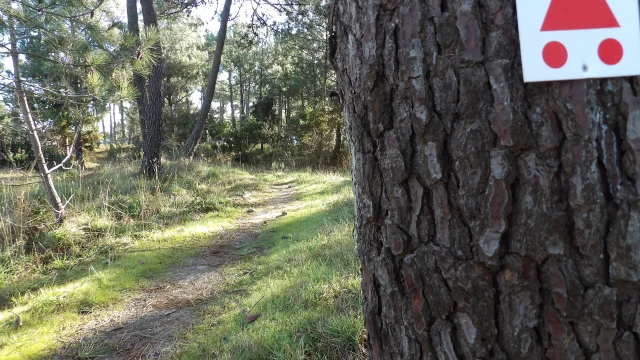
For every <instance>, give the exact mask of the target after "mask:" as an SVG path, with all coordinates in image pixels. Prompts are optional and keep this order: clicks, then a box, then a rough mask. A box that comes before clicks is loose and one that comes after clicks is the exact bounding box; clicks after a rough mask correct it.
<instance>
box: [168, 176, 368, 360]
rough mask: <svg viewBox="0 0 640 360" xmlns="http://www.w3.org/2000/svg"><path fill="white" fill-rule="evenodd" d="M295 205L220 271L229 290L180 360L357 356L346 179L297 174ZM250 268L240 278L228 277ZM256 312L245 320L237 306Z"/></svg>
mask: <svg viewBox="0 0 640 360" xmlns="http://www.w3.org/2000/svg"><path fill="white" fill-rule="evenodd" d="M296 175H298V176H297V181H296V183H297V185H298V188H297V190H298V191H299V193H300V196H301V199H300V207H299V210H297V211H294V212H293V213H292V214H290V215H289V216H287V217H284V218H282V219H280V220H278V221H275V222H273V223H271V224H270V225H269V226H268V227H267V229H266V231H265V232H264V233H263V236H262V237H261V239H260V240H259V242H257V243H254V244H249V245H248V246H256V247H264V246H265V244H267V245H268V244H272V245H271V246H272V247H271V248H270V249H269V250H268V251H267V252H266V253H265V254H264V255H262V256H257V257H255V258H253V259H252V260H249V261H245V262H243V263H240V264H237V265H235V266H232V267H230V268H228V269H226V273H227V277H226V278H227V279H229V280H228V283H227V284H226V286H227V291H226V292H223V295H221V296H220V297H218V298H217V299H216V300H215V301H214V303H213V304H212V305H211V306H210V307H209V309H208V310H207V312H206V313H205V315H204V318H203V319H202V321H201V322H200V324H198V325H197V326H195V327H194V328H193V329H192V331H190V332H189V333H188V334H187V335H185V337H184V338H183V340H182V342H183V350H182V351H181V352H180V353H179V354H178V357H179V358H183V359H209V358H215V359H303V358H304V359H359V358H363V356H364V355H363V354H362V351H361V348H360V347H361V343H362V339H363V337H364V328H363V321H362V315H361V310H360V307H361V297H360V275H359V273H360V272H359V264H358V260H357V257H356V255H355V249H354V241H353V238H352V229H353V221H352V211H353V207H352V206H353V205H352V201H351V200H352V199H351V191H350V186H349V181H348V180H347V179H346V178H344V177H342V176H340V175H335V174H312V173H298V174H296ZM243 273H249V274H250V275H248V276H246V277H237V276H234V275H237V274H243ZM246 308H253V310H252V313H259V314H260V315H261V316H260V318H259V319H258V320H256V321H255V322H254V323H251V324H246V323H245V322H244V316H245V315H244V313H243V311H242V309H246Z"/></svg>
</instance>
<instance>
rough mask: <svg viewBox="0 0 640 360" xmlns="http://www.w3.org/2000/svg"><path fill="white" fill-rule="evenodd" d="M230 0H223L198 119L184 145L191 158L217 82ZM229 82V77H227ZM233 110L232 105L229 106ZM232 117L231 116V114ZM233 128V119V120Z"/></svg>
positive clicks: (201, 131)
mask: <svg viewBox="0 0 640 360" xmlns="http://www.w3.org/2000/svg"><path fill="white" fill-rule="evenodd" d="M231 2H232V0H225V2H224V8H223V9H222V15H221V21H220V29H218V36H217V38H216V51H215V53H214V54H213V64H211V72H210V73H209V81H208V83H207V91H206V93H205V95H204V98H203V100H202V106H200V112H199V113H198V120H196V124H195V126H194V128H193V132H192V133H191V136H190V137H189V139H188V140H187V143H186V145H185V151H184V155H185V157H187V158H192V157H193V154H194V152H195V150H196V146H198V143H199V142H200V139H201V138H202V134H203V133H204V126H205V124H206V123H207V117H208V116H209V111H210V110H211V102H212V101H213V96H214V95H215V92H216V83H217V82H218V74H219V73H220V62H221V60H222V52H223V50H224V42H225V39H226V37H227V21H228V20H229V11H230V10H231ZM229 84H231V78H229ZM231 109H232V112H233V105H232V107H231ZM232 117H233V116H232ZM234 128H235V120H234Z"/></svg>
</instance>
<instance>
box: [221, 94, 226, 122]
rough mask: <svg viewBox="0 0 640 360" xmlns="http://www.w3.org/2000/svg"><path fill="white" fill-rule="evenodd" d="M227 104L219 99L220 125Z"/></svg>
mask: <svg viewBox="0 0 640 360" xmlns="http://www.w3.org/2000/svg"><path fill="white" fill-rule="evenodd" d="M226 107H227V104H226V103H225V102H224V100H223V99H222V97H221V98H220V123H221V124H224V112H225V108H226Z"/></svg>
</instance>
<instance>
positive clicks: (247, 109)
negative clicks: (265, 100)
mask: <svg viewBox="0 0 640 360" xmlns="http://www.w3.org/2000/svg"><path fill="white" fill-rule="evenodd" d="M246 94H247V98H246V99H245V111H244V114H245V117H248V116H249V115H250V114H251V80H250V79H249V80H247V91H246Z"/></svg>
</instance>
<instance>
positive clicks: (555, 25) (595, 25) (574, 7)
mask: <svg viewBox="0 0 640 360" xmlns="http://www.w3.org/2000/svg"><path fill="white" fill-rule="evenodd" d="M618 27H620V24H618V20H617V19H616V17H615V16H614V15H613V12H612V11H611V8H610V7H609V4H607V0H551V5H550V6H549V10H548V11H547V16H546V17H545V18H544V23H543V24H542V30H541V31H558V30H586V29H606V28H618Z"/></svg>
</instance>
